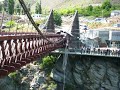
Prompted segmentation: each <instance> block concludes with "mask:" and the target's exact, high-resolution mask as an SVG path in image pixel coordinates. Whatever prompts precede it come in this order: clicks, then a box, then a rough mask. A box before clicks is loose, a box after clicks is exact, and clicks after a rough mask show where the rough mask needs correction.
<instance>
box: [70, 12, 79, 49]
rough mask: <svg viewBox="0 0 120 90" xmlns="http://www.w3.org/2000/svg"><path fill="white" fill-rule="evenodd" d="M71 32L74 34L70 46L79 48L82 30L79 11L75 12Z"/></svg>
mask: <svg viewBox="0 0 120 90" xmlns="http://www.w3.org/2000/svg"><path fill="white" fill-rule="evenodd" d="M71 34H72V35H73V36H72V37H71V38H70V48H74V49H78V48H79V47H80V40H79V38H80V31H79V18H78V11H76V12H75V14H74V18H73V22H72V27H71Z"/></svg>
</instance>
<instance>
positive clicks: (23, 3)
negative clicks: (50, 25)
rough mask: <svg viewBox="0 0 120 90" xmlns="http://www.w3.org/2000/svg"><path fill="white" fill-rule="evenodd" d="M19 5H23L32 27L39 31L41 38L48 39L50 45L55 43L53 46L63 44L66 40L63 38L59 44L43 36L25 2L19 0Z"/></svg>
mask: <svg viewBox="0 0 120 90" xmlns="http://www.w3.org/2000/svg"><path fill="white" fill-rule="evenodd" d="M19 3H20V4H21V6H22V8H23V10H24V12H25V13H26V14H27V17H28V18H29V20H30V21H31V23H32V25H33V26H34V28H35V29H36V30H37V32H38V34H39V35H41V37H42V38H43V39H46V40H47V41H48V42H50V43H53V44H56V43H60V42H62V41H63V40H65V38H63V39H62V40H58V42H53V41H50V40H49V39H47V38H46V37H45V36H44V35H43V34H42V32H41V31H40V30H39V28H38V26H37V25H36V24H35V22H34V20H33V18H32V17H31V15H30V13H29V11H28V9H27V7H26V5H25V2H24V1H23V0H19Z"/></svg>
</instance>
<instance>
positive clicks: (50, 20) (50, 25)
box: [44, 10, 55, 33]
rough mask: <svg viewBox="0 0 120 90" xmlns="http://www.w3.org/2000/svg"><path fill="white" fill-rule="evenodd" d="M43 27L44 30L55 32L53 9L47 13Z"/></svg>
mask: <svg viewBox="0 0 120 90" xmlns="http://www.w3.org/2000/svg"><path fill="white" fill-rule="evenodd" d="M44 29H46V32H53V33H54V32H55V26H54V17H53V10H51V12H50V14H49V18H48V20H47V22H46V25H45V27H44Z"/></svg>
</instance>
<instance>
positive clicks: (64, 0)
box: [41, 0, 120, 9]
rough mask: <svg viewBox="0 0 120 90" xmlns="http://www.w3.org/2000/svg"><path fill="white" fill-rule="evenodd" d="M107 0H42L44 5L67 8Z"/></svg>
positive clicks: (117, 0) (113, 0) (112, 1)
mask: <svg viewBox="0 0 120 90" xmlns="http://www.w3.org/2000/svg"><path fill="white" fill-rule="evenodd" d="M104 1H105V0H41V3H42V7H46V8H54V9H56V8H67V7H70V6H71V7H73V6H87V5H90V4H94V5H95V4H101V3H102V2H104ZM111 3H112V4H120V0H111Z"/></svg>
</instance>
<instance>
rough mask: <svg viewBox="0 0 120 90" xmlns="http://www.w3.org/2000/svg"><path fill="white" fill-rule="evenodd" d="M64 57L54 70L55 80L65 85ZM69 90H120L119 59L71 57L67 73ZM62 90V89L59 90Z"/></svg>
mask: <svg viewBox="0 0 120 90" xmlns="http://www.w3.org/2000/svg"><path fill="white" fill-rule="evenodd" d="M61 67H62V57H61V60H58V62H57V63H56V66H55V68H54V69H53V79H55V80H56V81H57V82H61V83H63V77H64V74H63V70H62V68H61ZM65 74H66V84H69V85H72V86H74V89H69V90H120V61H119V59H117V58H105V57H99V58H98V57H89V56H74V55H73V56H69V58H68V64H67V68H66V71H65ZM59 90H62V89H59Z"/></svg>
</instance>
